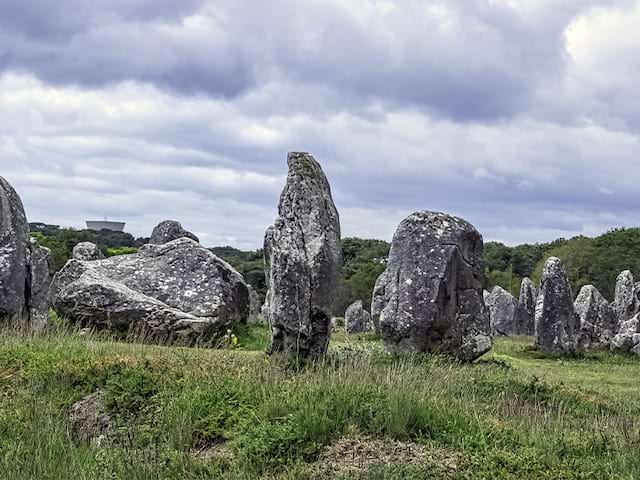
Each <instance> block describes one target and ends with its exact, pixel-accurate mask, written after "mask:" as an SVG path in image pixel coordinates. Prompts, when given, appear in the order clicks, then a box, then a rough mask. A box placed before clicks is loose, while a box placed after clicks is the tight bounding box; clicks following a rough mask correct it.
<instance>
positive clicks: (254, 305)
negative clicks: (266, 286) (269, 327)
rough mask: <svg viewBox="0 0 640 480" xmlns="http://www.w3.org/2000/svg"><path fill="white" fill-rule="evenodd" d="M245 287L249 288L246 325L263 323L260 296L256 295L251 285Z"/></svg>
mask: <svg viewBox="0 0 640 480" xmlns="http://www.w3.org/2000/svg"><path fill="white" fill-rule="evenodd" d="M247 286H248V287H249V318H248V319H247V324H249V325H255V324H258V323H264V318H263V317H262V304H261V302H260V295H258V292H256V291H255V289H254V288H253V287H252V286H251V285H247Z"/></svg>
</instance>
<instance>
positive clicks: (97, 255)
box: [72, 242, 104, 262]
mask: <svg viewBox="0 0 640 480" xmlns="http://www.w3.org/2000/svg"><path fill="white" fill-rule="evenodd" d="M72 257H73V258H74V259H75V260H83V261H86V262H88V261H91V260H102V259H104V255H103V254H102V252H101V251H100V248H98V246H97V245H96V244H95V243H91V242H80V243H79V244H77V245H76V246H75V247H73V252H72Z"/></svg>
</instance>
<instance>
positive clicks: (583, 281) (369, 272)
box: [31, 223, 640, 315]
mask: <svg viewBox="0 0 640 480" xmlns="http://www.w3.org/2000/svg"><path fill="white" fill-rule="evenodd" d="M31 230H32V232H33V233H32V235H33V236H34V237H36V238H37V239H38V241H39V242H40V244H41V245H43V246H45V247H48V248H50V249H51V251H52V257H53V261H54V267H55V269H56V270H58V269H60V268H62V266H63V265H64V264H65V262H66V261H67V260H68V259H69V258H70V256H71V251H72V250H73V247H74V246H75V245H77V244H78V243H80V242H84V241H90V242H94V243H96V244H97V245H98V246H99V247H100V249H101V250H102V251H103V253H104V254H105V255H107V256H112V255H121V254H126V253H132V252H135V251H136V249H137V248H138V247H139V246H141V245H143V244H145V243H146V242H147V241H148V239H146V238H137V239H136V238H134V237H133V236H132V235H131V234H128V233H121V232H109V231H106V230H103V231H101V232H94V231H91V230H74V229H68V228H60V227H58V226H55V225H46V224H42V223H34V224H31ZM389 247H390V245H389V243H388V242H385V241H383V240H365V239H360V238H345V239H343V240H342V253H343V267H342V275H341V276H340V279H339V289H338V294H337V296H336V299H335V303H334V306H333V310H334V312H333V313H334V314H335V315H342V314H343V313H344V311H345V309H346V307H347V306H349V305H350V304H351V303H353V302H354V301H356V300H362V301H363V302H364V304H365V306H368V305H370V303H371V292H372V291H373V286H374V284H375V281H376V279H377V278H378V276H379V275H380V274H381V273H382V272H383V271H384V269H385V264H386V259H387V256H388V255H389ZM211 251H212V252H214V253H215V254H216V255H218V256H220V257H222V258H224V259H225V260H226V261H227V262H229V263H230V264H231V265H233V266H234V267H235V268H236V269H237V270H238V271H239V272H240V273H241V274H242V275H243V276H244V277H245V279H246V280H247V282H248V283H250V284H251V285H252V286H253V287H254V288H255V289H256V290H257V291H258V293H259V294H260V295H262V296H263V297H264V294H265V292H266V284H265V276H264V268H263V252H262V250H254V251H241V250H238V249H236V248H233V247H229V246H226V247H215V248H212V249H211ZM550 256H556V257H559V258H561V259H562V260H563V261H564V262H565V264H566V267H567V272H568V276H569V280H570V282H571V285H572V287H573V292H574V295H577V293H578V291H579V290H580V288H581V287H582V286H584V285H587V284H593V285H595V286H596V287H597V288H598V290H600V292H601V293H602V294H603V295H604V296H605V297H606V298H607V299H609V300H611V299H612V298H613V293H614V288H615V280H616V277H617V276H618V274H619V273H620V272H621V271H622V270H631V271H632V272H633V274H634V276H635V277H637V278H640V228H627V229H623V228H621V229H614V230H611V231H610V232H607V233H605V234H604V235H601V236H599V237H595V238H588V237H583V236H579V237H574V238H571V239H569V240H567V239H564V238H560V239H558V240H555V241H553V242H549V243H536V244H524V245H517V246H514V247H510V246H507V245H504V244H502V243H498V242H487V243H486V244H485V272H486V275H485V277H486V278H485V288H486V289H488V290H490V289H491V288H493V287H494V286H495V285H500V286H502V287H503V288H505V289H507V290H508V291H510V292H512V293H513V294H514V295H518V291H519V289H520V282H521V280H522V278H523V277H531V278H532V279H533V280H534V282H538V281H539V280H540V274H541V272H542V266H543V264H544V261H545V260H546V259H547V258H548V257H550Z"/></svg>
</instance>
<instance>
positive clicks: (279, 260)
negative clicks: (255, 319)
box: [264, 152, 342, 357]
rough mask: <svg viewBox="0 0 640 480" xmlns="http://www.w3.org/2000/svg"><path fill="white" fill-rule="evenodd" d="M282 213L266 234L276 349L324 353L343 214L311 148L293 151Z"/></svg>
mask: <svg viewBox="0 0 640 480" xmlns="http://www.w3.org/2000/svg"><path fill="white" fill-rule="evenodd" d="M287 162H288V165H289V174H288V177H287V184H286V186H285V188H284V190H283V192H282V195H281V197H280V205H279V207H278V217H277V218H276V221H275V224H274V225H273V226H272V227H270V228H269V229H268V230H267V233H266V235H265V247H264V251H265V271H266V277H267V285H268V288H269V291H268V293H267V301H266V304H267V305H268V319H269V325H271V328H272V345H271V350H272V352H287V353H289V354H295V355H297V356H300V357H307V356H317V355H322V354H324V352H325V351H326V348H327V345H328V343H329V336H330V333H331V325H330V319H331V317H330V313H329V312H330V307H331V304H332V302H333V297H334V294H335V288H336V284H337V278H338V273H339V270H340V263H341V255H342V251H341V246H340V220H339V216H338V211H337V209H336V207H335V205H334V203H333V199H332V197H331V189H330V187H329V182H328V181H327V178H326V177H325V175H324V173H323V171H322V168H321V167H320V165H319V164H318V162H316V161H315V159H314V158H313V157H312V156H311V155H309V154H307V153H299V152H293V153H289V155H288V159H287Z"/></svg>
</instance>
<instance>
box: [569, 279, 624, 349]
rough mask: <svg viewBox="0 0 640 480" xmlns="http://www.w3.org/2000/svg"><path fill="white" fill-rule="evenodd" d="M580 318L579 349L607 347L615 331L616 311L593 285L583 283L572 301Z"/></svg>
mask: <svg viewBox="0 0 640 480" xmlns="http://www.w3.org/2000/svg"><path fill="white" fill-rule="evenodd" d="M574 310H575V312H576V314H577V315H578V318H579V319H580V335H579V338H578V347H579V348H580V349H589V348H601V347H608V346H609V344H610V342H611V339H612V338H613V336H614V335H615V334H616V333H617V332H616V328H617V323H618V322H617V319H616V313H615V311H614V310H613V308H612V307H611V305H609V302H607V301H606V300H605V298H604V297H603V296H602V295H601V294H600V292H599V291H598V289H597V288H596V287H594V286H593V285H585V286H584V287H582V289H581V290H580V293H579V294H578V297H577V298H576V300H575V302H574Z"/></svg>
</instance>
